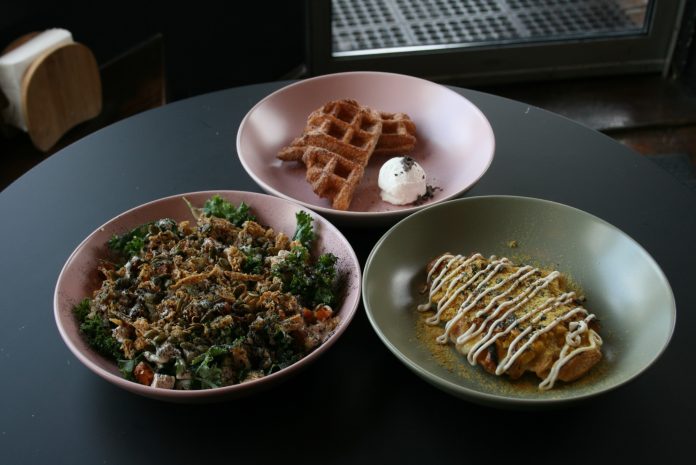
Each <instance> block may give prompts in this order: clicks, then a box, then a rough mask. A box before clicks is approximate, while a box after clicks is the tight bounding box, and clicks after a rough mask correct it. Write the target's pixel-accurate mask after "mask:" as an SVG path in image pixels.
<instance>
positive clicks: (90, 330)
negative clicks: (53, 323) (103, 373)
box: [73, 299, 123, 359]
mask: <svg viewBox="0 0 696 465" xmlns="http://www.w3.org/2000/svg"><path fill="white" fill-rule="evenodd" d="M73 313H74V314H75V316H76V317H77V319H78V321H79V322H80V332H82V334H84V336H85V338H86V339H87V342H88V343H89V345H90V346H92V347H93V348H94V349H95V350H96V351H97V352H99V353H101V354H102V355H106V356H108V357H112V358H115V359H119V358H121V357H122V356H123V354H122V353H121V344H119V342H118V341H117V340H116V339H115V338H114V337H113V336H112V335H111V326H110V325H109V321H108V320H106V321H105V320H102V319H101V318H100V317H99V315H94V316H93V317H90V316H89V314H90V300H89V299H83V300H82V302H80V303H79V304H77V305H75V306H74V307H73Z"/></svg>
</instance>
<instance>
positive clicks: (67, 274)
mask: <svg viewBox="0 0 696 465" xmlns="http://www.w3.org/2000/svg"><path fill="white" fill-rule="evenodd" d="M213 194H219V195H220V196H221V197H223V198H225V199H227V200H229V201H230V202H232V203H233V204H235V205H237V204H239V203H240V202H245V203H246V204H248V205H250V206H251V209H252V212H253V214H254V215H255V216H256V217H257V221H258V222H259V223H261V224H264V225H267V226H271V227H273V229H274V230H276V231H279V232H280V231H282V232H285V233H286V234H288V235H292V234H293V232H294V230H295V225H296V221H295V213H296V212H297V211H299V210H303V208H302V207H301V206H299V205H297V204H295V203H292V202H289V201H287V200H284V199H279V198H277V197H271V196H268V195H265V194H256V193H251V192H238V191H209V192H194V193H189V194H181V195H176V196H172V197H166V198H163V199H160V200H155V201H152V202H149V203H146V204H144V205H141V206H139V207H136V208H133V209H132V210H129V211H127V212H125V213H122V214H121V215H119V216H117V217H116V218H114V219H112V220H110V221H109V222H107V223H106V224H104V225H103V226H101V227H99V228H98V229H97V230H96V231H94V232H93V233H92V234H90V235H89V236H88V237H87V238H86V239H85V240H84V241H83V242H82V243H81V244H80V245H79V246H78V247H77V248H76V249H75V251H74V252H73V253H72V255H70V257H69V258H68V261H67V262H66V264H65V265H64V267H63V270H62V271H61V273H60V276H59V277H58V282H57V284H56V289H55V294H54V298H53V307H54V316H55V319H56V324H57V325H58V330H59V331H60V335H61V336H62V338H63V341H65V343H66V344H67V346H68V348H69V349H70V350H71V351H72V353H73V354H74V355H75V356H76V357H77V358H78V359H79V360H80V362H82V363H83V364H85V366H87V368H89V369H90V370H92V371H93V372H94V373H96V374H97V375H99V376H101V377H102V378H104V379H105V380H107V381H109V382H111V383H113V384H115V385H116V386H119V387H121V388H123V389H126V390H128V391H131V392H133V393H136V394H140V395H143V396H146V397H151V398H155V399H160V400H166V401H173V402H206V401H217V400H222V399H226V398H233V397H238V396H242V395H246V394H249V393H252V392H256V391H258V390H261V389H263V388H267V387H270V386H271V385H273V384H275V383H277V382H278V381H280V380H283V379H285V378H286V377H287V376H288V375H291V374H294V373H297V372H298V371H299V370H300V369H301V368H303V367H306V366H307V365H308V364H310V363H311V362H313V361H314V360H316V359H317V357H319V356H320V355H321V354H322V353H324V352H325V351H326V350H327V349H328V348H329V347H331V346H332V345H333V344H334V343H335V342H336V340H337V339H338V338H339V336H340V335H341V334H342V333H343V332H344V331H345V329H346V328H347V326H348V324H349V323H350V321H351V320H352V318H353V315H354V314H355V311H356V309H357V307H358V303H359V301H360V280H361V272H360V264H359V262H358V259H357V257H356V256H355V253H354V252H353V249H352V248H351V246H350V244H349V243H348V241H347V240H346V238H345V237H343V235H342V234H341V233H340V232H339V231H338V229H336V227H335V226H333V225H332V224H331V223H330V222H329V221H327V220H326V219H324V218H322V217H321V216H319V215H317V214H316V213H311V212H310V214H312V217H313V218H314V229H315V231H316V232H317V234H318V237H319V239H318V240H317V241H316V244H314V250H313V253H316V254H318V253H324V252H331V253H333V254H334V255H336V257H337V258H338V261H337V267H338V272H339V275H340V276H342V277H343V278H344V284H343V286H344V288H343V290H342V295H343V301H342V303H341V304H340V306H339V307H338V308H337V309H335V310H336V311H337V313H338V315H339V316H340V320H341V321H340V323H339V325H338V327H337V328H336V329H335V330H334V332H333V334H331V336H329V338H328V339H327V340H326V341H325V342H324V343H323V344H322V345H321V346H319V347H318V348H317V349H316V350H314V351H313V352H312V353H310V354H309V355H307V356H306V357H304V358H302V359H300V360H299V361H298V362H296V363H295V364H293V365H290V366H289V367H287V368H284V369H282V370H280V371H278V372H275V373H273V374H270V375H268V376H266V377H264V378H260V379H257V380H254V381H248V382H245V383H242V384H237V385H233V386H227V387H221V388H216V389H205V390H197V391H174V390H169V389H160V388H152V387H149V386H144V385H142V384H138V383H135V382H132V381H128V380H126V379H123V378H122V377H121V375H120V373H119V371H118V368H117V366H116V363H114V362H113V361H111V360H108V359H106V358H104V357H102V356H101V355H99V354H97V353H96V352H94V351H93V350H92V349H91V348H90V347H89V346H88V345H87V344H86V342H85V341H84V340H83V338H82V337H81V335H80V332H79V326H78V324H77V321H76V319H75V317H74V315H73V313H72V308H73V306H74V305H75V304H77V303H78V302H80V301H81V300H82V299H84V298H85V297H91V296H92V292H93V291H94V290H95V289H97V288H98V287H99V285H100V282H101V281H100V279H99V276H98V272H97V263H98V261H99V260H100V259H101V258H104V257H106V256H107V248H106V242H107V241H108V240H109V239H110V238H111V237H112V236H113V235H114V234H122V233H123V232H125V231H129V230H130V229H132V228H134V227H136V226H138V225H141V224H143V223H147V222H149V221H153V220H157V219H160V218H172V219H174V220H177V221H183V220H191V221H193V217H192V215H191V213H190V211H189V209H188V207H187V205H186V203H185V202H184V200H183V197H186V198H187V199H188V200H189V201H190V202H191V203H192V204H193V205H194V206H202V205H203V203H204V202H205V201H206V200H207V199H208V198H210V197H211V196H212V195H213Z"/></svg>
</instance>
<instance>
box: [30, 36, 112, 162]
mask: <svg viewBox="0 0 696 465" xmlns="http://www.w3.org/2000/svg"><path fill="white" fill-rule="evenodd" d="M22 106H23V108H24V111H25V116H26V124H27V129H28V133H29V137H30V138H31V141H32V143H33V144H34V146H35V147H36V148H38V149H39V150H41V151H44V152H45V151H48V150H49V149H50V148H51V147H52V146H53V145H54V144H55V143H56V142H58V140H60V138H61V137H62V136H63V135H64V134H65V133H66V132H67V131H68V130H70V129H71V128H73V127H74V126H76V125H77V124H79V123H81V122H83V121H87V120H89V119H92V118H94V117H95V116H97V115H99V113H100V112H101V108H102V94H101V79H100V77H99V67H98V66H97V62H96V60H95V58H94V55H93V54H92V52H91V50H90V49H89V48H87V47H85V46H84V45H82V44H79V43H71V44H67V45H63V46H61V47H58V48H56V49H54V50H52V51H49V52H47V53H46V54H44V55H41V56H40V57H39V58H37V59H36V60H35V61H34V62H33V63H32V64H31V65H30V66H29V68H28V69H27V71H26V73H25V74H24V76H23V78H22Z"/></svg>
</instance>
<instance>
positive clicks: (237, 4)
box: [0, 0, 304, 101]
mask: <svg viewBox="0 0 696 465" xmlns="http://www.w3.org/2000/svg"><path fill="white" fill-rule="evenodd" d="M0 6H1V9H0V48H4V47H5V45H7V44H8V43H9V42H11V41H12V40H13V39H15V38H16V37H18V36H20V35H22V34H25V33H27V32H30V31H41V30H44V29H47V28H50V27H62V28H65V29H68V30H70V31H71V32H72V34H73V37H74V39H75V40H76V41H79V42H82V43H84V44H85V45H87V46H88V47H90V48H91V49H92V51H93V52H94V54H95V56H96V57H97V61H98V62H99V63H100V64H104V63H106V62H108V61H110V60H112V59H114V58H116V57H117V56H118V55H120V54H122V53H125V52H126V51H128V50H129V49H131V48H132V47H135V46H137V45H138V44H140V43H142V42H143V41H145V40H147V39H148V38H150V37H152V36H153V35H156V34H162V37H163V39H164V48H165V67H166V73H167V81H168V82H167V83H168V87H169V100H170V101H173V100H179V99H181V98H185V97H189V96H192V95H198V94H201V93H205V92H210V91H214V90H218V89H223V88H227V87H233V86H237V85H243V84H249V83H254V82H265V81H272V80H276V79H280V78H282V77H283V76H284V75H285V74H286V73H288V72H289V71H291V70H292V69H294V68H296V67H297V66H299V65H301V64H302V63H303V62H304V10H303V8H304V3H303V2H302V1H298V0H295V1H289V2H284V1H281V2H260V1H253V2H248V1H247V2H242V1H228V2H212V1H208V0H204V1H196V0H190V1H186V2H174V1H170V2H166V3H165V2H148V1H145V0H143V1H141V2H135V1H132V0H128V1H119V2H116V1H110V2H98V1H86V0H71V1H49V0H27V1H23V2H19V1H12V2H10V1H6V0H0Z"/></svg>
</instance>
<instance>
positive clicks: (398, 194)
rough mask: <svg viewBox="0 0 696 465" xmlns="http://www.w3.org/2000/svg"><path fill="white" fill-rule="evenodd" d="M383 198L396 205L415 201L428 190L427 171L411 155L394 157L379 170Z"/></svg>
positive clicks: (379, 182)
mask: <svg viewBox="0 0 696 465" xmlns="http://www.w3.org/2000/svg"><path fill="white" fill-rule="evenodd" d="M377 183H378V184H379V188H380V189H381V190H382V192H381V193H380V195H381V196H382V200H384V201H385V202H389V203H391V204H394V205H406V204H409V203H413V202H415V201H416V200H417V199H418V196H421V195H424V194H425V192H426V188H427V187H426V184H425V171H424V170H423V168H422V167H421V166H420V165H419V164H418V163H417V162H416V161H415V160H414V159H413V158H411V157H394V158H391V159H389V160H387V161H386V162H385V163H384V165H382V168H380V170H379V178H378V180H377Z"/></svg>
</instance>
